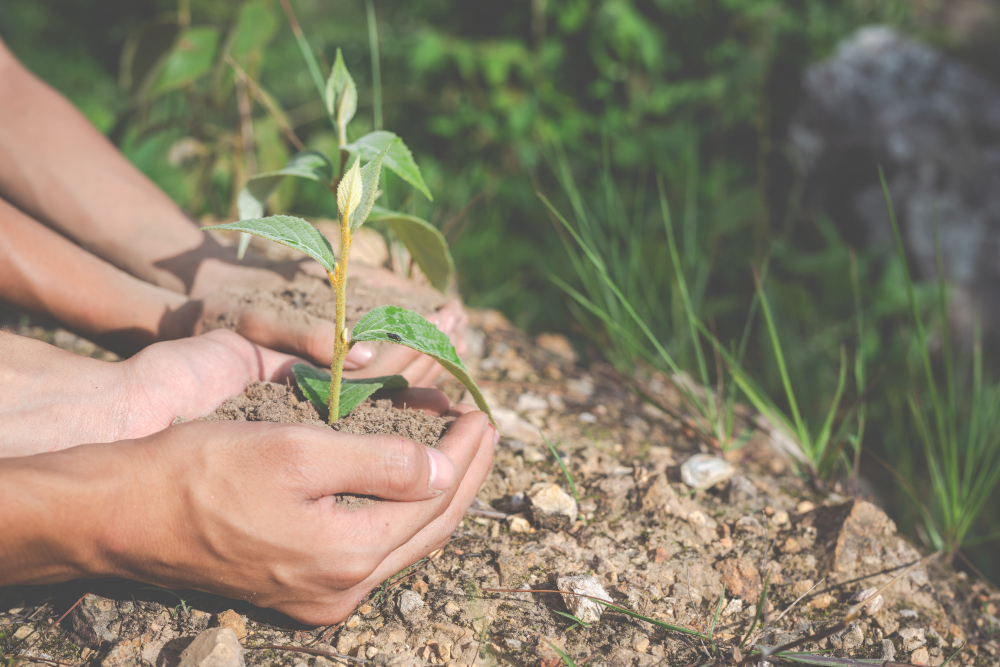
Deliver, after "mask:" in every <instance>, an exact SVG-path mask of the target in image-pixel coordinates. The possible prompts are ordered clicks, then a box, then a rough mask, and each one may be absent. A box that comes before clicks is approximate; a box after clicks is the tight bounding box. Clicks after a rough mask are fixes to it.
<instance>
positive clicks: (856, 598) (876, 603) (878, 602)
mask: <svg viewBox="0 0 1000 667" xmlns="http://www.w3.org/2000/svg"><path fill="white" fill-rule="evenodd" d="M876 593H878V589H877V588H874V587H872V588H864V589H862V590H860V591H858V592H857V593H855V594H854V595H853V596H851V600H850V601H851V602H853V603H855V604H857V603H858V602H864V601H865V600H868V598H870V597H871V596H873V595H875V594H876ZM883 604H885V600H884V599H883V598H882V596H881V595H878V596H876V597H875V598H874V599H872V600H870V601H869V602H867V603H866V604H865V613H866V614H867V615H869V616H874V615H875V614H877V613H878V610H879V609H881V608H882V605H883Z"/></svg>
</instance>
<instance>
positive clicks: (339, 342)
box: [327, 216, 351, 424]
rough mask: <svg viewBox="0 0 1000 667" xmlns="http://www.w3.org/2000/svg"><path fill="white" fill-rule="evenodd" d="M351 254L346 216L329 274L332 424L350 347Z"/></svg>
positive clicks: (335, 417) (338, 404)
mask: <svg viewBox="0 0 1000 667" xmlns="http://www.w3.org/2000/svg"><path fill="white" fill-rule="evenodd" d="M350 254H351V227H350V223H349V221H348V220H347V216H345V217H344V220H341V222H340V262H339V263H338V264H337V270H336V272H334V273H332V274H329V277H330V284H332V285H333V290H334V293H335V295H336V312H337V321H336V322H335V327H336V328H335V329H334V331H335V334H336V337H337V339H336V342H335V343H334V344H333V364H332V365H331V366H330V398H329V400H328V401H327V407H329V408H330V416H329V417H328V418H327V422H328V423H330V424H333V423H334V422H335V421H337V420H338V419H339V418H340V382H341V376H342V375H343V372H344V359H346V358H347V353H348V352H349V351H350V349H351V343H350V341H349V340H348V339H347V335H346V334H347V332H346V327H345V321H346V318H347V258H348V256H349V255H350Z"/></svg>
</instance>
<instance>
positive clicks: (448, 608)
mask: <svg viewBox="0 0 1000 667" xmlns="http://www.w3.org/2000/svg"><path fill="white" fill-rule="evenodd" d="M460 611H462V608H461V607H459V606H458V605H457V604H455V603H454V602H453V601H452V600H448V601H447V602H445V603H444V613H446V614H448V615H449V616H454V615H455V614H457V613H459V612H460Z"/></svg>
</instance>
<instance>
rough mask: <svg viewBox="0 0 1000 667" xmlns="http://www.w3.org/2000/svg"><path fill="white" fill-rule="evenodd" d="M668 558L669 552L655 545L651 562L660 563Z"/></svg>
mask: <svg viewBox="0 0 1000 667" xmlns="http://www.w3.org/2000/svg"><path fill="white" fill-rule="evenodd" d="M668 558H670V552H668V551H667V550H666V549H664V548H663V547H656V551H654V552H653V562H654V563H662V562H664V561H665V560H667V559H668Z"/></svg>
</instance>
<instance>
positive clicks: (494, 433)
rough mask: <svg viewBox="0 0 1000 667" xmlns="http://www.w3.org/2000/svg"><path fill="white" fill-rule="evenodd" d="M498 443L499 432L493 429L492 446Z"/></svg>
mask: <svg viewBox="0 0 1000 667" xmlns="http://www.w3.org/2000/svg"><path fill="white" fill-rule="evenodd" d="M498 442H500V431H498V430H496V429H495V428H494V429H493V444H494V445H496V444H497V443H498Z"/></svg>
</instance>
